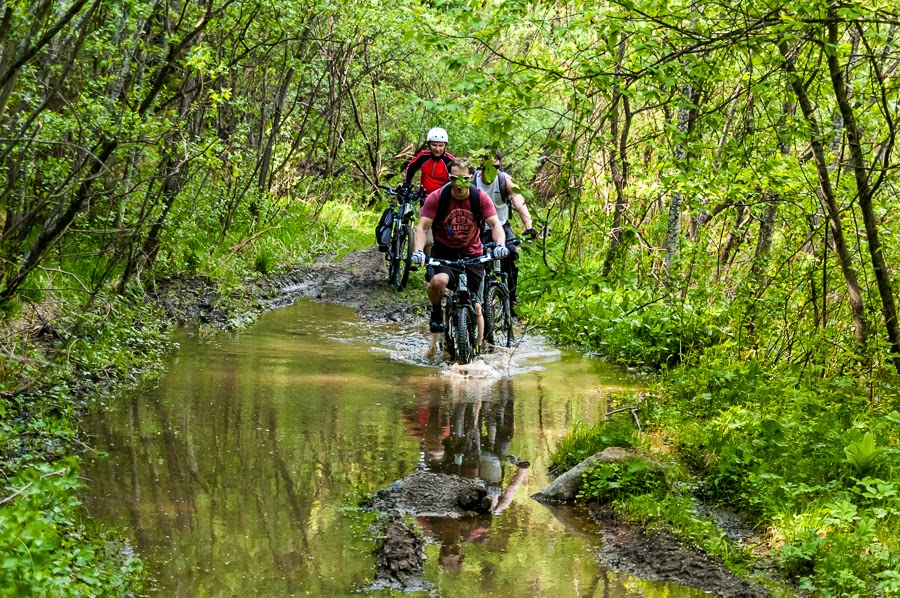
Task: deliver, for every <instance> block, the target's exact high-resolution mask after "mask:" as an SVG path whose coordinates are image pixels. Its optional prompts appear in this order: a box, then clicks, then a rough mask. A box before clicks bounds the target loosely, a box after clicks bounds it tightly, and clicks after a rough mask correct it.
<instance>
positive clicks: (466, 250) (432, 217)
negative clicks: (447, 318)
mask: <svg viewBox="0 0 900 598" xmlns="http://www.w3.org/2000/svg"><path fill="white" fill-rule="evenodd" d="M449 177H450V183H449V185H447V186H445V187H443V188H441V189H438V190H436V191H434V192H432V193H430V194H429V195H428V197H426V198H425V203H424V204H423V205H422V211H421V212H420V214H419V224H418V226H416V230H415V236H414V242H413V248H414V249H415V251H414V252H413V254H412V263H413V264H416V265H422V264H423V263H425V252H424V251H422V250H423V249H424V248H425V239H426V235H427V233H428V231H431V230H434V247H433V248H432V250H431V255H432V257H435V258H440V259H445V260H458V259H462V258H466V257H473V256H479V255H481V235H480V231H481V222H480V220H482V221H484V222H487V224H488V226H490V229H491V234H492V236H493V240H494V243H496V244H497V246H496V247H495V248H494V258H495V259H503V258H505V257H507V256H508V255H509V250H508V249H507V248H506V234H505V233H504V232H503V225H502V224H500V219H499V218H497V210H496V209H495V208H494V202H493V201H491V198H490V197H488V195H487V194H486V193H485V192H484V191H480V190H479V189H476V188H474V187H472V186H471V185H472V172H471V170H470V168H469V165H468V163H467V162H465V161H464V160H458V159H457V160H453V161H452V162H451V163H450V174H449ZM473 192H474V193H476V194H477V199H478V203H477V206H476V207H477V208H479V211H480V212H481V213H480V214H479V215H476V214H475V213H473V211H472V208H473V206H472V201H471V200H470V198H469V196H470V194H471V193H473ZM442 195H443V196H444V201H445V202H446V208H445V209H444V210H439V208H440V205H441V201H442V200H441V196H442ZM439 211H441V212H442V213H440V214H439ZM479 216H480V218H479ZM436 219H440V222H436ZM432 224H433V225H434V226H433V227H432ZM466 273H467V276H468V279H469V288H472V289H478V288H479V287H480V286H481V281H482V280H483V279H484V269H483V268H482V267H481V266H469V267H467V268H466ZM455 284H456V277H455V275H454V274H453V271H452V270H450V269H449V268H441V267H437V268H435V270H434V276H432V278H431V280H430V281H429V283H428V288H427V292H428V299H429V301H430V302H431V323H430V330H431V332H433V333H439V332H443V331H444V318H443V314H442V313H441V299H442V298H443V297H444V290H445V289H446V288H447V286H448V285H451V288H452V287H453V286H455ZM474 295H475V296H476V301H477V303H476V304H475V312H476V313H477V314H478V343H479V344H481V335H482V331H483V330H484V320H483V319H482V317H481V297H479V296H478V295H479V294H478V293H474Z"/></svg>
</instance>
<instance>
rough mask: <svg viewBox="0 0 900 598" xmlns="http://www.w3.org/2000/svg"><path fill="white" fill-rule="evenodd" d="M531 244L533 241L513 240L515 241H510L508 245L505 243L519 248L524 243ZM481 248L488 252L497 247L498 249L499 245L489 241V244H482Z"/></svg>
mask: <svg viewBox="0 0 900 598" xmlns="http://www.w3.org/2000/svg"><path fill="white" fill-rule="evenodd" d="M530 242H531V241H529V240H528V239H515V238H513V239H510V240H508V241H507V242H506V243H504V245H517V246H518V245H521V244H522V243H530ZM481 246H482V247H483V248H485V249H487V250H492V249H494V248H495V247H497V244H496V243H494V242H493V241H489V242H487V243H482V244H481Z"/></svg>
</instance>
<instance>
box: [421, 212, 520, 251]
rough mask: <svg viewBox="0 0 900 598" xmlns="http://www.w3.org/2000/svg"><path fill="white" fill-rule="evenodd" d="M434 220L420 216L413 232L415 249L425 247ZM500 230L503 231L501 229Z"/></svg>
mask: <svg viewBox="0 0 900 598" xmlns="http://www.w3.org/2000/svg"><path fill="white" fill-rule="evenodd" d="M432 222H433V221H432V220H431V218H426V217H425V216H421V215H420V216H419V224H417V225H416V230H415V231H414V232H413V251H423V250H424V249H425V241H426V239H427V234H428V231H429V230H431V223H432ZM500 232H503V231H502V230H501V231H500Z"/></svg>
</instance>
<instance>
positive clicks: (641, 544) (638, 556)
mask: <svg viewBox="0 0 900 598" xmlns="http://www.w3.org/2000/svg"><path fill="white" fill-rule="evenodd" d="M588 512H589V513H590V516H591V519H593V520H594V522H596V523H597V524H598V525H599V526H600V536H601V537H602V539H603V548H601V549H600V550H599V551H598V552H597V554H598V556H599V557H600V560H601V562H603V563H604V564H605V565H607V566H609V567H610V568H612V569H616V570H619V571H625V572H627V573H631V574H633V575H637V576H639V577H643V578H646V579H658V580H661V581H674V582H677V583H680V584H684V585H687V586H691V587H695V588H699V589H701V590H704V591H706V592H709V593H711V594H714V595H716V596H723V597H726V598H764V597H765V596H768V595H769V593H768V592H767V591H766V590H765V589H764V588H762V587H760V586H756V585H753V584H750V583H748V582H746V581H743V580H741V579H738V578H737V577H735V575H734V574H733V573H731V571H729V570H728V568H727V567H725V565H723V564H722V563H720V562H718V561H716V560H714V559H712V558H710V557H709V556H708V555H707V554H706V553H704V552H703V551H701V550H699V549H696V548H692V547H688V546H685V545H683V544H681V543H680V542H678V541H677V540H676V539H675V538H673V537H672V536H670V535H669V534H667V533H665V532H649V531H646V530H644V529H643V528H641V527H640V526H638V525H634V524H631V523H628V522H626V521H624V520H623V519H622V517H621V516H619V515H618V514H617V513H615V512H614V511H613V510H612V509H611V508H610V507H608V506H604V505H591V506H590V507H589V508H588Z"/></svg>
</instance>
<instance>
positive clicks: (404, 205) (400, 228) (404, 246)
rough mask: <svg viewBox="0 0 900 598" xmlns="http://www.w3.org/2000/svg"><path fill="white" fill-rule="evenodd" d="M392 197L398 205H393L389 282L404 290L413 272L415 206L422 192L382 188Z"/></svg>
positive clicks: (389, 251) (388, 255) (389, 247)
mask: <svg viewBox="0 0 900 598" xmlns="http://www.w3.org/2000/svg"><path fill="white" fill-rule="evenodd" d="M381 188H382V189H384V190H385V191H387V192H388V194H389V195H391V196H392V197H395V198H397V203H395V204H392V205H391V208H390V209H391V211H392V212H393V218H392V219H391V221H392V223H391V241H390V245H389V246H388V254H387V256H386V257H387V260H388V263H389V267H388V282H389V283H390V284H391V285H393V286H394V287H395V288H396V289H397V290H403V288H404V287H405V286H406V281H407V279H408V277H409V272H410V270H412V269H413V268H412V264H411V263H410V255H411V254H412V221H413V218H414V217H415V210H414V209H413V204H414V203H415V202H416V201H418V200H419V198H420V197H421V191H418V190H417V191H412V190H410V191H409V192H407V193H400V192H399V189H400V187H398V188H392V187H385V186H383V185H382V186H381Z"/></svg>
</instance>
